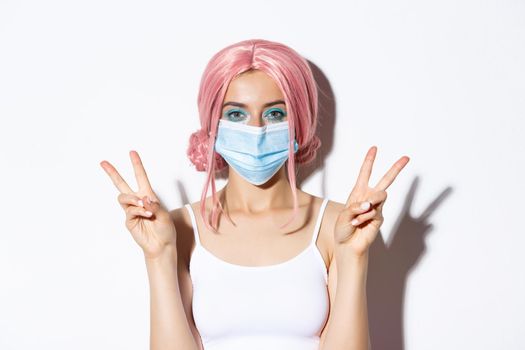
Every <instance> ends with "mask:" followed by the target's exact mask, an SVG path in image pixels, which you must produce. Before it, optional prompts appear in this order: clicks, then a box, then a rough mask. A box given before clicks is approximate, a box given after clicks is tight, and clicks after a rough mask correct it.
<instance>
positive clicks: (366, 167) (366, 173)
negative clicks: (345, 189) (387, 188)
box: [345, 146, 377, 208]
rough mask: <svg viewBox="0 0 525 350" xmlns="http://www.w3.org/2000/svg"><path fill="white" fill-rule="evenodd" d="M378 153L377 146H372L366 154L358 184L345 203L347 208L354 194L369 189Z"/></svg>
mask: <svg viewBox="0 0 525 350" xmlns="http://www.w3.org/2000/svg"><path fill="white" fill-rule="evenodd" d="M376 153H377V147H376V146H372V147H370V148H369V149H368V152H367V153H366V156H365V160H364V161H363V164H362V165H361V169H360V171H359V175H358V177H357V181H356V184H355V186H354V188H353V189H352V192H351V193H350V195H349V196H348V198H347V200H346V203H345V207H346V208H348V207H349V206H350V204H351V202H352V199H353V195H354V192H356V191H358V190H359V189H360V188H363V189H366V188H368V182H369V181H370V174H371V173H372V166H373V164H374V159H375V157H376Z"/></svg>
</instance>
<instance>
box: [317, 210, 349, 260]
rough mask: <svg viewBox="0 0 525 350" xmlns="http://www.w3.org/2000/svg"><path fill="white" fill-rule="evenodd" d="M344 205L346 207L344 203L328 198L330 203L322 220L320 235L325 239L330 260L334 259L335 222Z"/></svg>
mask: <svg viewBox="0 0 525 350" xmlns="http://www.w3.org/2000/svg"><path fill="white" fill-rule="evenodd" d="M344 207H345V205H344V203H339V202H336V201H332V200H328V203H327V204H326V208H325V213H324V216H323V221H322V224H321V228H320V230H321V232H320V235H322V236H323V237H324V239H325V242H326V246H327V248H328V255H329V257H330V260H332V256H333V252H334V235H333V232H334V227H335V222H336V220H337V217H338V216H339V213H340V212H341V210H343V209H344Z"/></svg>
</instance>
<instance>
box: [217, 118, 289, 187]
mask: <svg viewBox="0 0 525 350" xmlns="http://www.w3.org/2000/svg"><path fill="white" fill-rule="evenodd" d="M289 140H290V138H289V137H288V121H284V122H279V123H275V124H268V125H265V126H252V125H247V124H240V123H238V122H232V121H229V120H225V119H219V126H218V130H217V138H216V140H215V151H216V152H217V153H219V154H220V155H221V156H222V157H223V158H224V160H225V161H226V162H227V163H228V164H229V165H230V166H231V167H232V168H233V169H235V171H236V172H237V173H238V174H239V175H240V176H242V177H243V178H244V179H245V180H246V181H248V182H250V183H252V184H254V185H261V184H263V183H265V182H266V181H268V180H270V179H271V178H272V176H273V175H275V173H277V171H278V170H279V169H280V168H281V166H282V165H283V164H284V162H285V161H286V160H287V159H288V150H289V146H288V142H289ZM298 149H299V145H298V144H297V141H296V140H294V153H296V152H297V150H298Z"/></svg>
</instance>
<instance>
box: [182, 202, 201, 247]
mask: <svg viewBox="0 0 525 350" xmlns="http://www.w3.org/2000/svg"><path fill="white" fill-rule="evenodd" d="M184 206H185V207H186V209H187V210H188V213H189V214H190V218H191V226H192V227H193V235H194V236H195V244H196V245H201V240H200V238H199V230H198V228H197V220H196V219H195V213H194V212H193V208H192V207H191V205H190V204H189V203H187V204H184Z"/></svg>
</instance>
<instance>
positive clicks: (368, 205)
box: [361, 202, 370, 210]
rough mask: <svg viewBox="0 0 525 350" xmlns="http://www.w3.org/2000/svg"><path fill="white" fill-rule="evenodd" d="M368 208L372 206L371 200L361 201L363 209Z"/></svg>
mask: <svg viewBox="0 0 525 350" xmlns="http://www.w3.org/2000/svg"><path fill="white" fill-rule="evenodd" d="M368 208H370V202H363V203H361V209H363V210H366V209H368Z"/></svg>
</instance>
